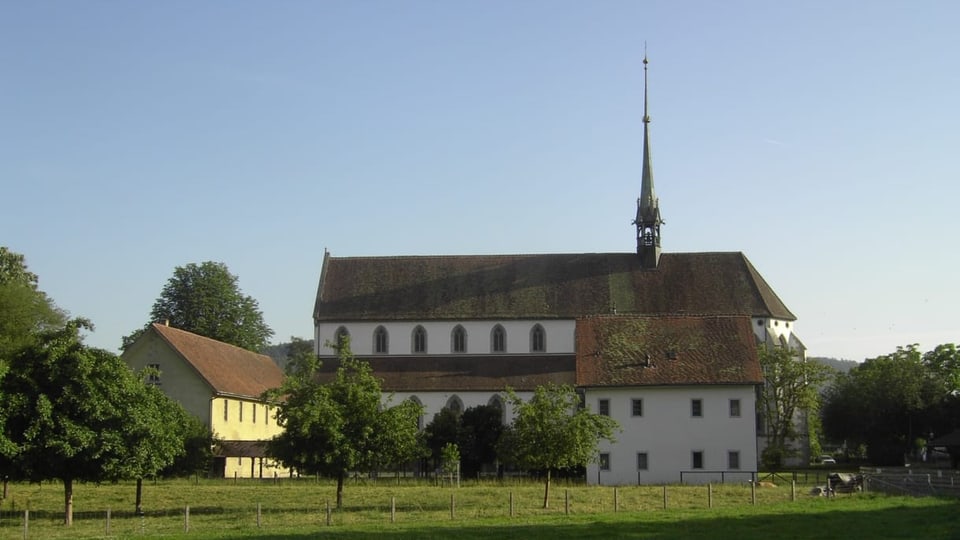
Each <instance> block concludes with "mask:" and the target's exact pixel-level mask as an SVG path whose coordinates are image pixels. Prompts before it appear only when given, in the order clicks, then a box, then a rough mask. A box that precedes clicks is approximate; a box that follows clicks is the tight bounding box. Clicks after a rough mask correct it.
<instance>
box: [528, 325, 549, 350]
mask: <svg viewBox="0 0 960 540" xmlns="http://www.w3.org/2000/svg"><path fill="white" fill-rule="evenodd" d="M530 351H532V352H547V333H546V331H544V329H543V327H542V326H540V325H539V324H535V325H533V330H530Z"/></svg>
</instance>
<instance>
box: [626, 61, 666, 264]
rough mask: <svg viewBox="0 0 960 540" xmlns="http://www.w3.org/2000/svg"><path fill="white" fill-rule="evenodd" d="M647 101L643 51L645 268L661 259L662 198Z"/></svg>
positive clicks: (641, 230)
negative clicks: (655, 172)
mask: <svg viewBox="0 0 960 540" xmlns="http://www.w3.org/2000/svg"><path fill="white" fill-rule="evenodd" d="M647 107H648V102H647V55H646V54H644V55H643V171H642V174H641V182H640V198H639V199H637V217H636V219H635V220H634V221H633V223H634V224H635V225H636V226H637V255H639V256H640V259H641V261H642V264H643V267H644V268H656V267H657V264H659V262H660V225H661V224H662V223H663V220H662V219H661V218H660V201H659V200H658V199H657V194H656V192H655V191H654V190H653V164H652V161H651V159H650V114H649V110H648V108H647Z"/></svg>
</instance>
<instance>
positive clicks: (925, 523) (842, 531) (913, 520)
mask: <svg viewBox="0 0 960 540" xmlns="http://www.w3.org/2000/svg"><path fill="white" fill-rule="evenodd" d="M827 504H829V503H827ZM698 514H699V515H698ZM698 514H688V515H686V516H685V517H683V518H682V519H673V518H671V519H664V518H663V517H662V516H663V514H661V515H659V516H658V515H657V514H656V513H630V514H628V513H626V512H623V513H620V514H602V515H578V516H570V517H569V518H563V517H562V516H560V517H557V518H555V519H551V520H549V521H545V522H538V523H523V522H522V521H520V520H518V521H517V522H507V523H504V522H502V521H498V522H492V523H490V524H489V525H484V524H482V523H476V522H471V523H470V524H465V525H458V524H457V523H456V522H454V521H451V522H449V523H434V524H431V525H419V524H418V525H409V526H408V525H397V526H382V527H377V528H376V529H375V530H374V529H369V528H367V529H360V528H358V529H357V530H350V529H342V528H340V527H338V526H333V527H317V528H315V529H313V530H311V531H309V532H298V533H292V534H272V533H269V532H265V533H264V534H258V535H256V537H257V538H272V539H277V540H300V539H304V540H306V539H308V538H317V537H320V536H322V537H324V538H341V539H347V540H356V539H363V538H374V537H376V538H395V539H405V538H410V539H413V538H417V539H419V538H431V539H433V538H440V539H442V538H456V539H459V540H463V539H481V540H482V539H490V540H493V539H500V538H517V537H522V538H525V539H527V540H529V539H535V538H549V539H550V540H561V539H566V538H570V539H578V540H579V539H597V540H607V539H610V538H632V539H656V540H661V539H673V538H677V539H680V538H682V539H693V540H698V539H703V540H708V539H709V540H714V539H724V538H730V539H736V540H751V539H756V540H770V539H774V538H775V539H777V540H780V539H804V540H806V539H834V538H870V539H894V538H923V539H924V540H941V539H943V540H956V539H960V503H958V502H957V501H956V500H953V499H950V500H940V501H938V502H936V503H934V504H929V505H925V506H915V507H914V506H899V507H894V508H883V509H879V510H859V509H849V508H840V509H835V510H834V509H829V508H827V509H824V508H821V509H819V510H817V511H811V512H799V513H782V514H777V513H770V514H761V515H745V516H739V517H731V516H729V515H725V516H722V517H719V516H715V515H713V516H711V515H710V513H709V512H701V513H698ZM250 537H251V536H250V535H238V536H227V537H225V538H237V539H240V538H250Z"/></svg>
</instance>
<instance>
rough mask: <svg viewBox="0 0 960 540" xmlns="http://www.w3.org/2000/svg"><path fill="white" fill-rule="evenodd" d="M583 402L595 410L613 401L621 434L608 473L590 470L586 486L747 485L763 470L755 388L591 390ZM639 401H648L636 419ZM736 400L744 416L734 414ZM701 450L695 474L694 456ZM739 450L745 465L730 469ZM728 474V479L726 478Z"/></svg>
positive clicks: (606, 448) (610, 449) (604, 449)
mask: <svg viewBox="0 0 960 540" xmlns="http://www.w3.org/2000/svg"><path fill="white" fill-rule="evenodd" d="M585 399H586V403H587V405H588V406H589V407H590V409H591V410H592V411H593V412H597V411H598V407H599V405H598V404H599V400H601V399H607V400H609V408H610V416H611V417H612V418H613V419H614V420H616V421H617V422H618V423H619V424H620V427H621V428H622V429H623V431H622V432H621V433H619V434H617V437H616V438H617V442H616V443H613V444H610V443H603V444H601V446H600V452H601V453H606V454H608V455H609V464H610V466H609V470H600V467H599V465H598V464H596V463H593V464H590V465H588V467H587V482H588V483H589V484H597V483H599V484H602V485H636V484H662V483H678V482H680V472H681V471H684V473H683V481H684V483H706V482H719V481H721V477H723V479H724V480H725V481H728V482H736V481H746V480H749V479H750V478H751V474H750V473H752V472H754V471H756V470H757V436H756V414H755V410H756V409H755V400H756V397H755V390H754V387H753V386H690V387H658V388H644V387H636V388H599V389H597V388H589V389H587V390H586V394H585ZM634 399H640V400H642V408H643V410H642V415H640V416H634V415H633V403H632V401H633V400H634ZM694 399H699V400H701V407H702V416H701V417H694V416H693V415H692V407H693V405H692V401H693V400H694ZM731 400H739V413H740V414H739V416H732V415H731ZM694 452H701V456H702V464H701V468H700V469H698V470H696V472H692V471H694V463H693V459H694V457H693V453H694ZM731 452H736V455H737V458H738V461H739V467H738V468H731V466H730V465H731V464H730V461H729V460H730V453H731ZM638 453H645V454H646V462H647V469H646V470H639V469H638ZM721 473H722V474H721Z"/></svg>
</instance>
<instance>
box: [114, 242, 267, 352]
mask: <svg viewBox="0 0 960 540" xmlns="http://www.w3.org/2000/svg"><path fill="white" fill-rule="evenodd" d="M150 320H151V321H152V322H159V321H169V322H170V325H171V326H173V327H175V328H179V329H181V330H186V331H187V332H193V333H194V334H198V335H201V336H206V337H208V338H211V339H215V340H217V341H222V342H224V343H230V344H232V345H236V346H237V347H241V348H244V349H247V350H250V351H260V350H262V349H263V348H264V347H266V346H267V343H268V341H269V339H270V337H271V336H273V330H271V329H270V327H269V326H267V324H266V323H265V322H264V320H263V313H262V312H261V311H260V307H259V305H258V304H257V301H256V300H254V299H253V298H252V297H250V296H247V295H245V294H243V293H242V292H241V291H240V287H239V286H238V284H237V276H235V275H233V274H231V273H230V270H229V269H227V266H226V265H225V264H223V263H218V262H210V261H208V262H204V263H201V264H199V265H198V264H195V263H190V264H188V265H186V266H178V267H177V268H176V269H174V271H173V277H171V278H170V279H169V280H168V281H167V284H166V285H164V287H163V290H162V291H161V292H160V297H159V298H157V301H156V302H154V304H153V309H151V310H150ZM148 326H149V323H147V324H146V325H144V327H143V328H141V329H139V330H136V331H134V332H133V333H131V334H130V335H128V336H124V338H123V348H124V349H126V348H127V347H129V346H130V345H132V344H133V342H135V341H136V340H137V338H139V337H140V334H142V333H143V332H144V331H145V330H146V328H147V327H148Z"/></svg>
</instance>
